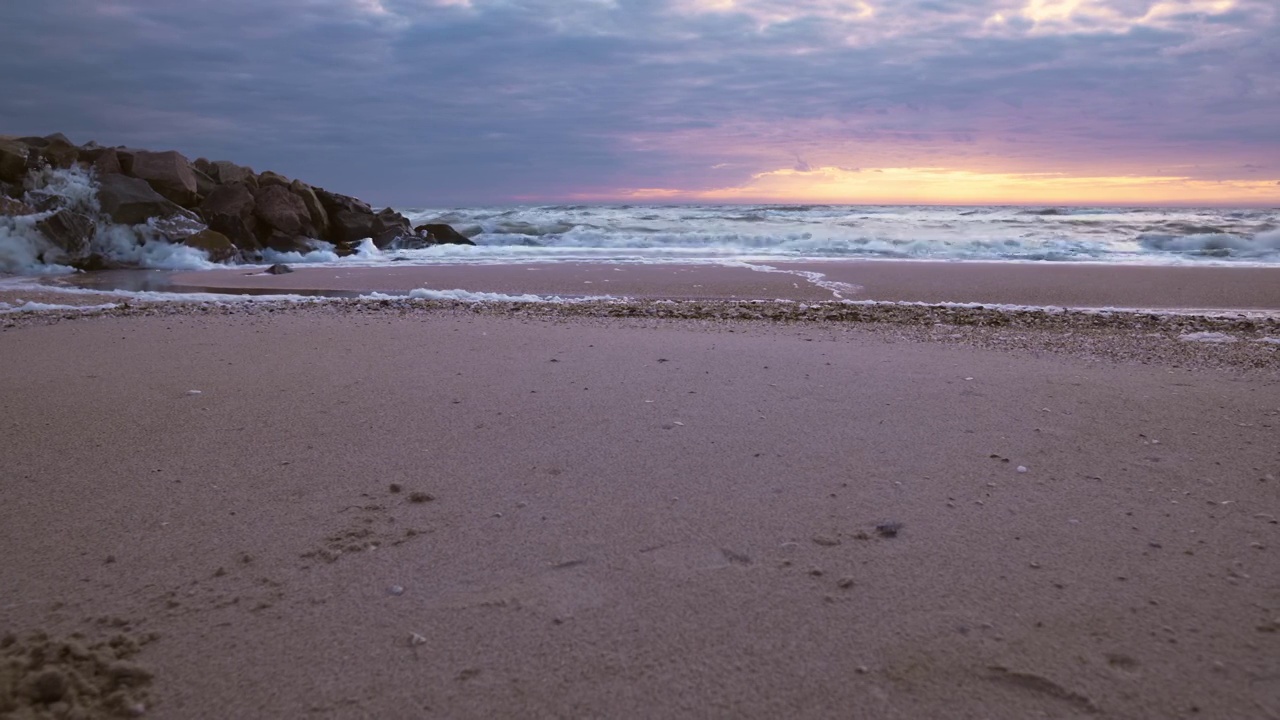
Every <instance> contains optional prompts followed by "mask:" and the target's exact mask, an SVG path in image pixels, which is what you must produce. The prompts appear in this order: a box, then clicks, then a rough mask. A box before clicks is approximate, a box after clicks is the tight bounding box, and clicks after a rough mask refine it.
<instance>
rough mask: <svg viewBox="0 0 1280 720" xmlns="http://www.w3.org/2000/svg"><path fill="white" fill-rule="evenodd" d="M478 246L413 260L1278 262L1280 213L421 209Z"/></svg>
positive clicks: (433, 251)
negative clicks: (847, 259) (864, 259)
mask: <svg viewBox="0 0 1280 720" xmlns="http://www.w3.org/2000/svg"><path fill="white" fill-rule="evenodd" d="M406 215H407V216H408V217H409V218H410V219H411V220H412V221H413V222H414V223H415V224H416V223H418V222H427V221H435V222H447V223H449V224H451V225H453V226H454V227H456V228H457V229H459V230H460V231H462V232H463V233H465V234H467V235H470V236H472V237H473V239H474V240H475V242H476V243H477V244H478V245H479V247H477V248H453V247H437V248H430V249H427V250H420V251H405V252H402V253H399V254H397V256H398V257H403V258H406V259H410V260H423V261H437V262H439V261H457V262H504V261H511V260H559V261H566V260H567V261H574V260H587V261H600V260H604V261H618V262H673V261H674V262H686V261H709V262H716V261H723V260H743V261H753V260H770V259H772V260H809V259H839V258H882V259H918V260H985V261H1024V262H1081V261H1085V262H1103V263H1130V264H1253V265H1277V264H1280V209H1212V208H1199V209H1186V208H1021V207H980V208H979V207H932V206H877V207H863V206H844V205H803V206H793V205H753V206H743V205H699V206H675V207H671V206H642V205H617V206H582V205H577V206H572V205H571V206H539V207H516V208H512V207H505V208H504V207H485V208H467V209H444V208H438V209H423V210H418V211H414V212H410V213H406Z"/></svg>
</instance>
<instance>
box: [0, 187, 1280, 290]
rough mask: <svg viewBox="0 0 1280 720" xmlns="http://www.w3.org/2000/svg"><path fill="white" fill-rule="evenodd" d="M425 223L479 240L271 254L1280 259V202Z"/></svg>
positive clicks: (646, 259)
mask: <svg viewBox="0 0 1280 720" xmlns="http://www.w3.org/2000/svg"><path fill="white" fill-rule="evenodd" d="M36 184H37V185H39V189H31V190H29V191H28V192H27V194H26V196H25V197H24V200H25V201H26V202H27V203H28V204H30V205H32V206H33V207H36V208H39V207H52V206H53V203H51V202H49V201H50V198H53V197H56V198H59V201H58V205H59V206H62V207H80V208H83V209H84V210H85V211H86V214H89V215H94V216H95V217H98V218H99V219H98V221H97V227H96V229H95V233H94V238H93V240H92V243H93V247H92V250H93V252H94V253H97V254H99V255H101V256H102V257H103V258H105V259H106V261H108V262H116V263H121V264H127V265H133V266H141V267H148V268H164V269H204V268H210V267H214V264H213V263H210V262H209V261H208V258H207V257H206V256H205V254H204V253H203V252H202V251H201V250H198V249H195V248H192V247H188V246H186V245H182V244H173V243H170V242H166V241H165V240H164V238H163V235H162V232H161V229H159V228H155V227H150V226H147V225H141V226H131V227H126V226H119V225H112V224H110V223H105V224H104V222H103V221H102V220H101V214H100V213H97V212H96V210H97V199H96V197H95V190H94V184H93V178H92V177H91V176H90V175H88V174H86V173H85V172H83V171H74V170H72V171H66V170H57V171H47V175H46V176H45V177H43V178H41V179H40V182H38V183H36ZM52 213H53V211H48V212H42V213H41V212H37V213H34V214H29V215H24V216H17V217H7V216H0V272H3V273H15V274H24V275H34V274H56V273H69V272H74V270H73V269H72V268H70V267H68V266H67V265H66V264H63V263H61V262H59V259H58V254H57V252H56V250H51V246H50V244H49V242H48V241H47V240H46V239H44V238H43V237H42V235H41V233H40V231H39V229H38V228H37V225H38V224H39V223H40V222H41V221H42V220H44V219H46V218H48V217H49V216H50V215H51V214H52ZM403 214H404V215H405V216H406V217H408V219H409V220H410V221H411V222H412V223H413V224H414V225H418V224H420V223H426V222H441V223H448V224H449V225H452V226H453V227H455V228H456V229H457V230H459V231H460V232H462V233H463V234H465V235H467V236H469V237H470V238H471V239H472V240H474V241H475V243H476V246H475V247H469V246H455V245H441V246H435V247H428V248H424V249H419V250H398V249H384V250H378V249H377V248H375V247H374V246H373V244H372V243H366V244H365V246H363V247H361V248H360V250H359V251H358V252H357V253H356V254H355V255H352V256H350V257H343V258H339V257H338V255H337V253H336V252H335V248H334V247H333V246H332V245H329V244H328V243H324V242H320V241H316V242H315V243H313V249H312V250H311V251H309V252H306V253H300V252H291V253H279V252H274V251H270V250H268V251H264V253H263V258H262V259H263V261H265V262H268V263H275V262H285V263H316V264H335V265H344V266H380V265H383V264H387V263H392V262H409V263H418V264H441V263H510V262H574V261H588V262H618V263H664V262H717V263H723V262H736V261H763V262H768V261H770V260H797V259H800V260H803V259H830V258H846V259H849V258H867V259H877V258H885V259H921V260H974V261H997V262H1010V261H1016V262H1081V261H1083V262H1100V263H1130V264H1253V265H1277V264H1280V209H1257V210H1243V209H1230V210H1228V209H1185V208H1183V209H1159V208H1056V207H1047V208H1017V207H922V206H899V207H888V206H883V207H881V206H875V207H871V206H868V207H858V206H842V205H696V206H643V205H614V206H587V205H562V206H537V207H532V206H530V207H510V206H507V207H479V208H461V209H459V208H453V209H446V208H435V209H431V208H428V209H419V210H416V211H408V212H404V213H403Z"/></svg>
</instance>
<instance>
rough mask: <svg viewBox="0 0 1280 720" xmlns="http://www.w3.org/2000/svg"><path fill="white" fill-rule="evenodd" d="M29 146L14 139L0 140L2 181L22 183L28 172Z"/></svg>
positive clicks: (0, 174) (0, 176)
mask: <svg viewBox="0 0 1280 720" xmlns="http://www.w3.org/2000/svg"><path fill="white" fill-rule="evenodd" d="M29 154H30V151H29V150H28V149H27V146H26V145H24V144H22V143H20V142H16V141H13V140H0V182H9V183H21V182H22V178H23V177H25V176H26V174H27V156H28V155H29Z"/></svg>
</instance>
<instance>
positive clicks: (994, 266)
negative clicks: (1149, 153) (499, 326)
mask: <svg viewBox="0 0 1280 720" xmlns="http://www.w3.org/2000/svg"><path fill="white" fill-rule="evenodd" d="M757 267H758V268H767V269H768V270H769V271H761V270H760V269H750V268H748V267H726V266H717V265H618V264H607V263H563V264H561V263H531V264H527V265H509V264H508V265H434V266H421V265H419V266H391V267H378V268H358V267H357V268H334V267H324V268H309V267H305V266H297V267H295V268H294V272H292V273H290V274H288V275H264V274H261V273H260V272H250V271H246V270H244V269H240V268H228V269H225V270H223V269H219V270H213V271H208V272H192V273H178V274H176V275H174V277H173V278H172V282H173V284H174V285H175V289H187V290H207V289H220V290H244V291H258V292H262V291H271V292H290V291H303V290H307V291H315V290H325V291H343V292H352V293H355V292H370V291H378V292H384V293H407V292H409V291H411V290H415V289H418V288H424V287H425V288H431V289H436V290H468V291H472V292H491V293H506V294H521V293H532V294H537V295H561V296H570V297H578V296H588V295H611V296H615V297H640V298H682V299H763V300H774V299H788V300H796V301H801V302H813V301H819V300H831V299H836V298H843V299H848V300H878V301H888V302H899V301H908V302H931V303H938V302H964V303H993V304H1008V305H1029V306H1058V307H1062V306H1066V307H1090V308H1105V307H1118V308H1152V309H1195V310H1212V309H1219V310H1221V309H1231V310H1236V309H1243V310H1280V267H1222V266H1218V267H1177V266H1169V267H1159V266H1144V265H1093V264H1082V263H1059V264H1045V263H1040V264H1031V263H1026V264H1018V263H982V262H972V263H969V262H963V263H961V262H918V261H871V262H868V261H839V262H834V261H833V262H809V263H781V262H770V263H768V264H767V265H765V264H759V265H757Z"/></svg>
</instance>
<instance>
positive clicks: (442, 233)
mask: <svg viewBox="0 0 1280 720" xmlns="http://www.w3.org/2000/svg"><path fill="white" fill-rule="evenodd" d="M413 231H414V232H415V233H416V234H417V235H418V236H419V237H421V238H423V239H424V240H427V241H428V242H429V243H430V244H432V245H475V243H474V242H472V240H471V238H469V237H467V236H466V235H463V234H462V233H460V232H458V231H457V230H454V229H453V227H452V226H450V225H445V224H444V223H425V224H423V225H419V226H418V227H416V228H414V229H413Z"/></svg>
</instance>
